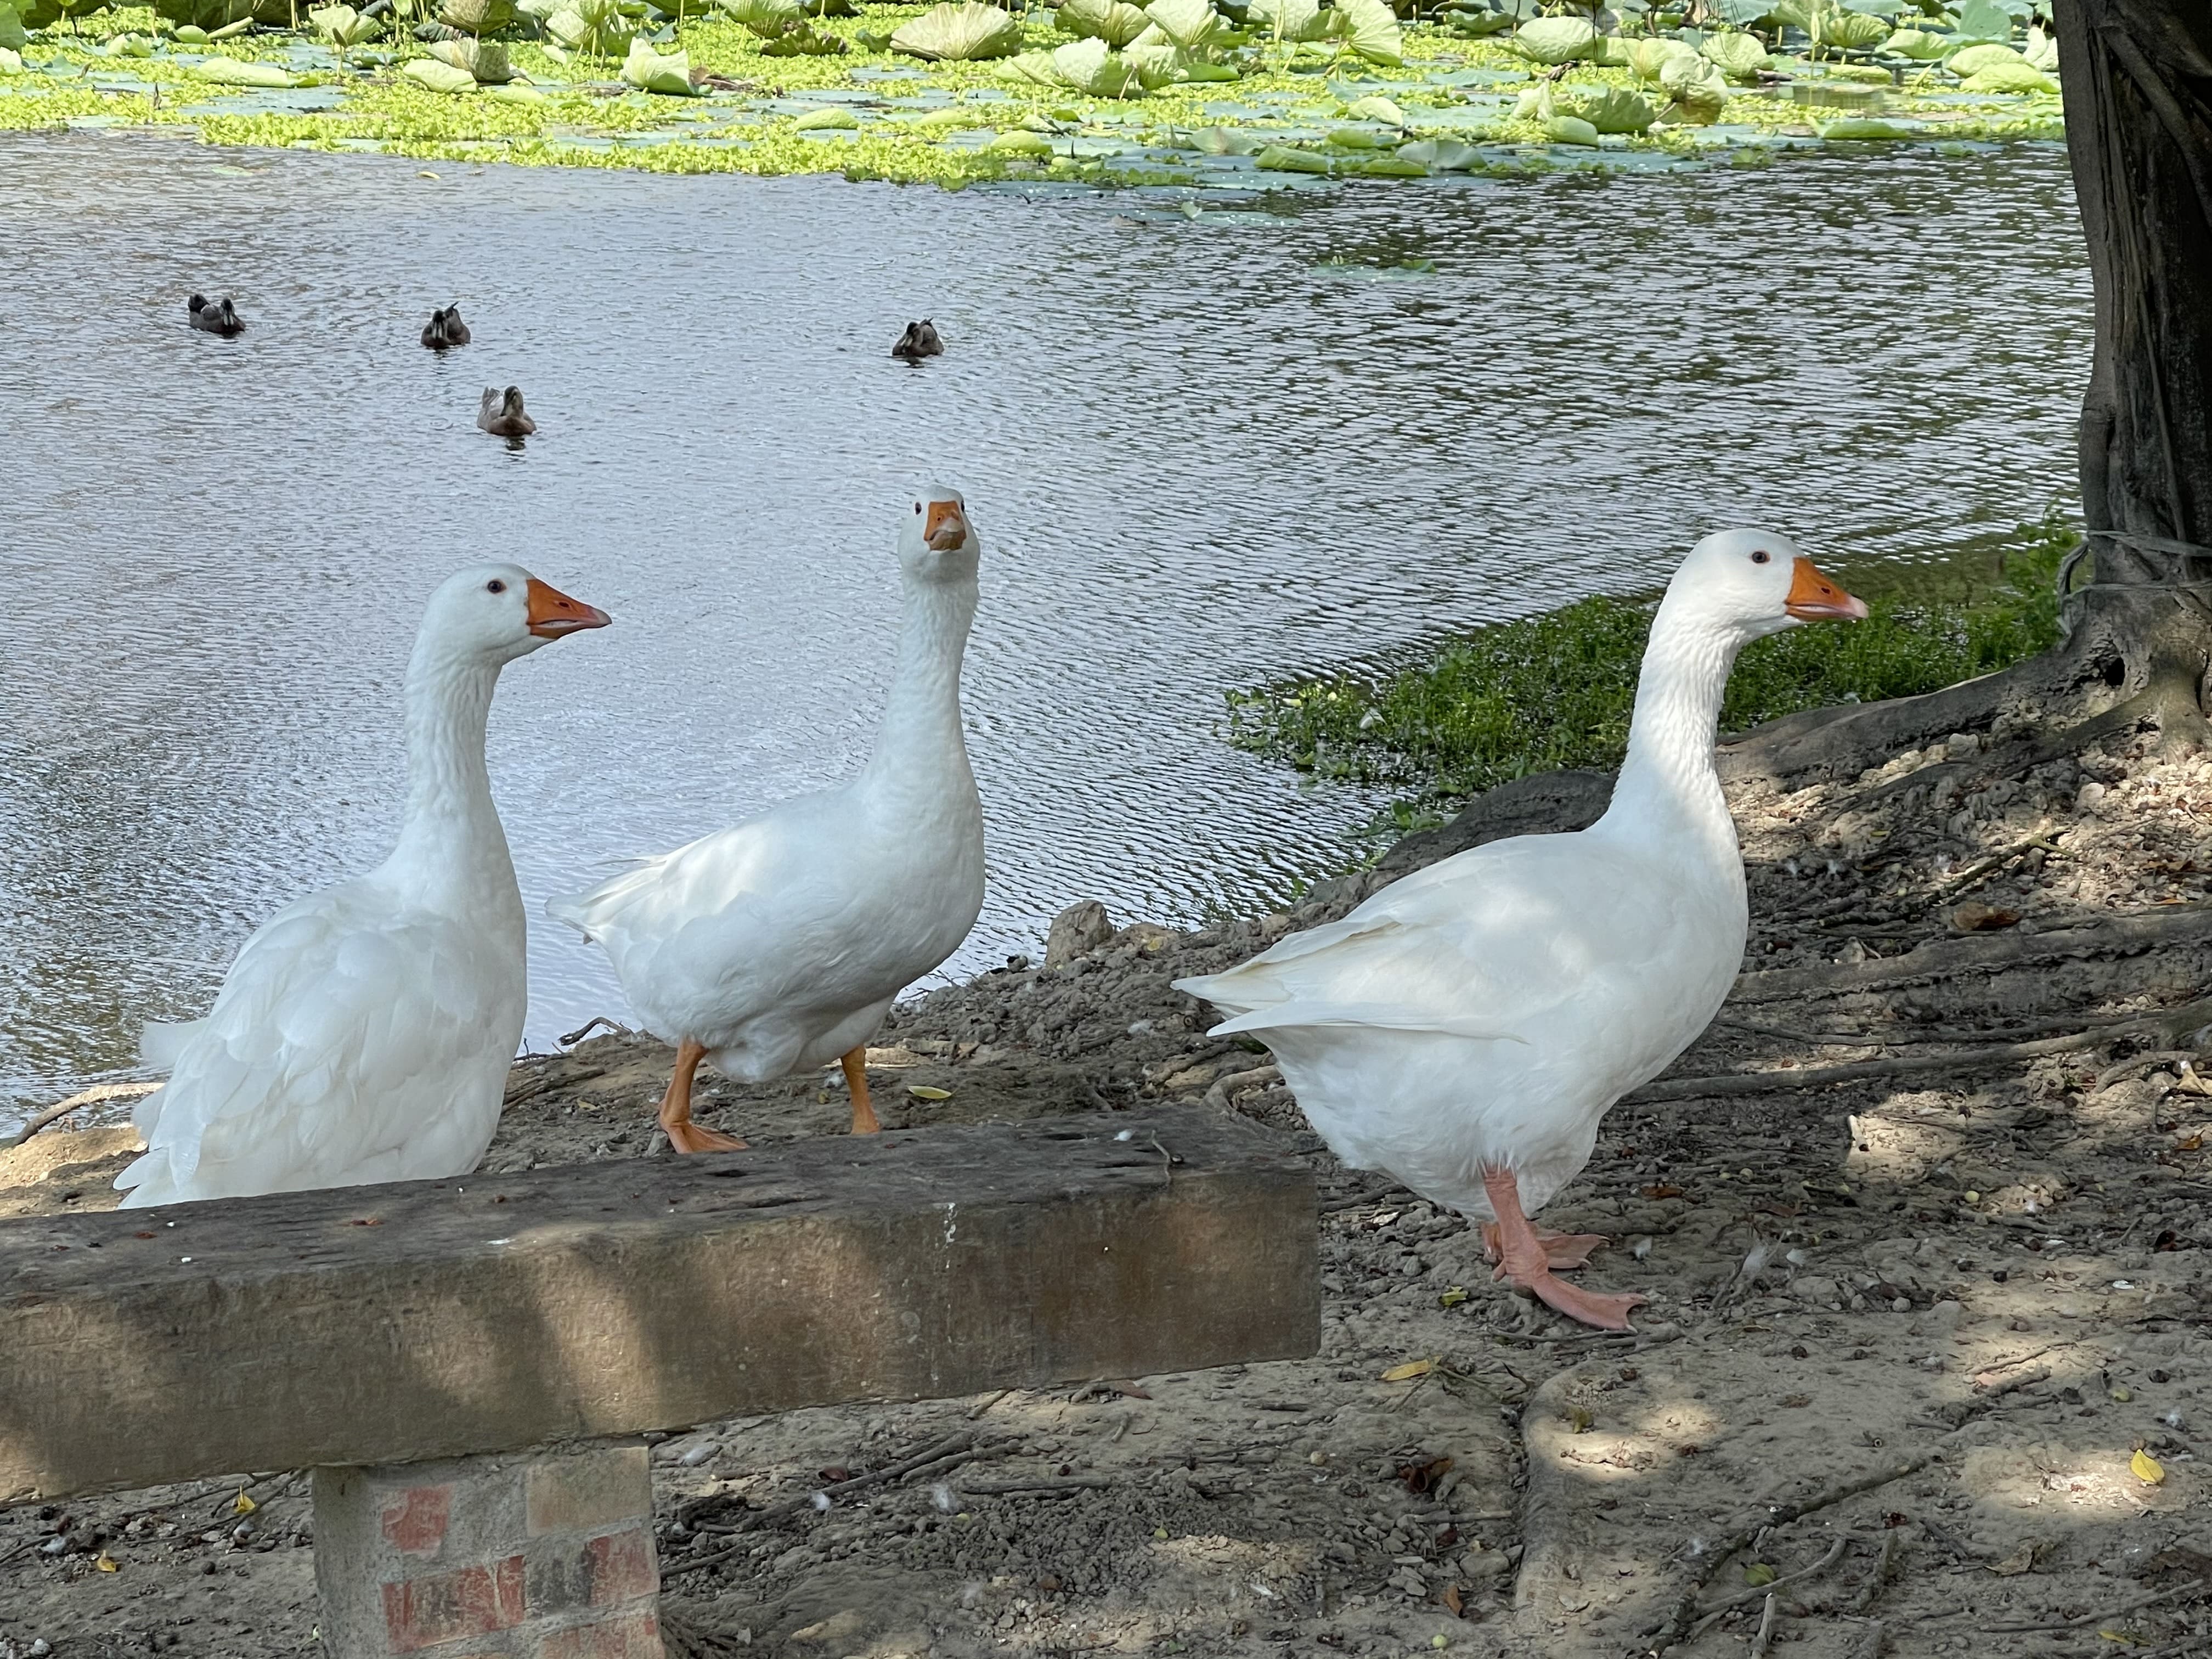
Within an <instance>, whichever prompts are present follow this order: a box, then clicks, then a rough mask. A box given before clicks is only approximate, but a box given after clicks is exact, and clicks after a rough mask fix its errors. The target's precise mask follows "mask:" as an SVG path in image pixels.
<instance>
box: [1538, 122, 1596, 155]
mask: <svg viewBox="0 0 2212 1659" xmlns="http://www.w3.org/2000/svg"><path fill="white" fill-rule="evenodd" d="M1544 131H1546V132H1547V133H1549V134H1550V135H1551V139H1552V142H1553V143H1555V144H1584V145H1588V146H1589V147H1590V148H1591V149H1595V148H1596V146H1597V129H1596V128H1595V127H1594V126H1592V125H1590V124H1589V122H1587V121H1585V120H1583V118H1582V117H1581V116H1579V115H1554V116H1553V118H1551V119H1550V120H1548V121H1547V122H1545V123H1544Z"/></svg>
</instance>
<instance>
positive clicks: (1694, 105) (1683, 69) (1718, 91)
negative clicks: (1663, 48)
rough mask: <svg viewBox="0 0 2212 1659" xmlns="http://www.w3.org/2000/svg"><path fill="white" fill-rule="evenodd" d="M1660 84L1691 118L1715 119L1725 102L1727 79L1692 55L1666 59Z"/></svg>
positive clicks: (1726, 99)
mask: <svg viewBox="0 0 2212 1659" xmlns="http://www.w3.org/2000/svg"><path fill="white" fill-rule="evenodd" d="M1659 85H1660V87H1661V88H1662V90H1664V91H1665V93H1666V94H1667V95H1668V97H1669V98H1672V99H1673V100H1674V103H1675V105H1676V106H1677V107H1678V108H1679V109H1680V111H1681V112H1682V113H1683V114H1684V115H1686V116H1687V117H1688V118H1690V119H1691V120H1692V121H1700V122H1704V121H1711V120H1714V119H1716V118H1718V116H1719V114H1720V112H1721V109H1722V106H1724V105H1725V104H1726V103H1727V102H1728V97H1729V89H1728V82H1727V81H1726V80H1725V79H1723V76H1722V75H1721V72H1720V70H1718V69H1717V68H1716V67H1714V65H1712V64H1709V63H1707V62H1706V61H1705V59H1704V58H1699V57H1696V56H1694V55H1692V56H1691V57H1687V58H1669V59H1668V61H1667V64H1666V66H1665V67H1664V68H1663V69H1662V70H1660V71H1659Z"/></svg>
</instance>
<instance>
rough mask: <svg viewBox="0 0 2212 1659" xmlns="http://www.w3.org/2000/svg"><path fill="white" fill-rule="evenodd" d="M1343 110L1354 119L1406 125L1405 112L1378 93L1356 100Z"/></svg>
mask: <svg viewBox="0 0 2212 1659" xmlns="http://www.w3.org/2000/svg"><path fill="white" fill-rule="evenodd" d="M1345 113H1346V115H1348V116H1350V117H1351V118H1352V119H1353V120H1355V121H1383V122H1387V123H1389V125H1392V126H1394V127H1403V126H1404V125H1406V112H1405V111H1404V110H1402V109H1400V108H1399V107H1398V106H1397V105H1395V104H1394V103H1392V102H1391V101H1390V100H1389V99H1388V98H1385V97H1383V95H1382V94H1379V93H1377V94H1372V95H1370V96H1369V97H1365V98H1362V99H1359V100H1357V101H1356V102H1354V103H1353V104H1352V106H1351V107H1350V108H1348V109H1346V111H1345Z"/></svg>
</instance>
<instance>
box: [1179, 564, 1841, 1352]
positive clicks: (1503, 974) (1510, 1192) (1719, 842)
mask: <svg viewBox="0 0 2212 1659" xmlns="http://www.w3.org/2000/svg"><path fill="white" fill-rule="evenodd" d="M1865 615H1866V606H1865V605H1863V604H1862V603H1861V602H1860V601H1859V600H1857V599H1853V598H1851V597H1850V595H1849V594H1847V593H1845V592H1844V591H1843V590H1842V589H1840V588H1838V586H1835V585H1834V584H1833V583H1832V582H1831V581H1829V580H1827V579H1826V577H1824V576H1822V575H1821V574H1820V572H1819V571H1818V570H1817V569H1816V568H1814V564H1813V562H1812V561H1811V560H1810V559H1809V558H1808V557H1806V556H1805V555H1804V554H1803V553H1802V552H1801V551H1799V550H1798V549H1797V548H1796V545H1795V544H1793V543H1791V542H1790V541H1789V540H1788V539H1786V538H1784V537H1781V536H1776V535H1771V534H1768V533H1766V532H1762V531H1752V530H1729V531H1723V532H1720V533H1718V534H1717V535H1712V536H1708V537H1707V538H1705V540H1703V541H1701V542H1699V544H1698V545H1697V546H1696V547H1695V548H1694V549H1692V551H1691V553H1690V556H1689V557H1688V558H1687V559H1686V560H1685V561H1684V562H1683V563H1682V567H1681V568H1680V570H1678V571H1677V572H1676V573H1675V574H1674V580H1673V581H1672V582H1671V583H1670V584H1668V589H1667V595H1666V598H1665V599H1663V600H1662V602H1661V604H1660V606H1659V611H1658V614H1657V615H1656V617H1654V618H1653V619H1652V624H1651V637H1650V643H1649V645H1648V646H1647V647H1645V650H1644V669H1643V674H1642V678H1641V679H1640V681H1639V683H1638V688H1637V694H1636V711H1635V714H1634V717H1633V719H1632V721H1631V723H1630V726H1629V735H1628V756H1627V759H1626V762H1625V763H1623V765H1622V767H1621V769H1620V779H1619V781H1617V782H1616V783H1615V784H1614V786H1613V801H1612V805H1610V806H1609V807H1608V808H1607V811H1606V813H1605V815H1604V816H1603V817H1601V818H1600V819H1599V820H1598V821H1597V822H1596V823H1594V824H1592V825H1591V826H1590V827H1589V829H1583V830H1581V831H1579V832H1577V833H1576V834H1572V835H1559V836H1514V837H1512V838H1511V839H1510V840H1506V841H1497V842H1491V843H1490V844H1488V845H1487V846H1484V847H1478V848H1473V849H1471V850H1470V851H1468V852H1465V853H1462V854H1458V855H1457V856H1456V857H1454V858H1449V859H1446V860H1443V862H1441V863H1438V864H1434V865H1431V866H1429V867H1428V868H1427V869H1425V870H1422V871H1420V872H1417V873H1415V874H1413V875H1410V876H1407V877H1406V878H1404V879H1403V880H1401V881H1399V882H1397V883H1395V884H1393V885H1391V886H1389V887H1386V888H1384V889H1383V890H1382V891H1381V892H1379V893H1377V894H1376V895H1375V896H1373V897H1372V898H1370V899H1369V900H1368V901H1367V902H1365V903H1364V904H1362V905H1360V906H1359V908H1358V909H1356V910H1354V911H1352V914H1351V915H1347V916H1346V917H1345V918H1344V920H1343V921H1337V922H1332V923H1329V924H1328V925H1327V926H1325V927H1316V928H1312V929H1310V930H1309V931H1307V932H1305V933H1293V934H1291V936H1290V937H1289V938H1287V939H1283V940H1282V941H1280V942H1279V944H1277V945H1274V946H1273V947H1272V948H1271V949H1269V950H1267V951H1264V952H1263V953H1261V955H1259V956H1257V957H1254V958H1253V959H1252V960H1251V961H1249V962H1247V963H1243V965H1241V966H1239V967H1236V968H1232V969H1229V970H1227V971H1226V972H1225V973H1219V974H1214V975H1207V976H1206V977H1203V978H1197V979H1186V980H1179V981H1176V984H1177V986H1178V987H1180V988H1181V989H1182V990H1185V991H1188V992H1190V993H1191V994H1193V995H1195V996H1199V997H1203V998H1204V999H1205V1000H1206V1001H1208V1002H1210V1003H1212V1004H1213V1006H1216V1007H1217V1008H1219V1009H1221V1010H1223V1011H1225V1012H1227V1013H1228V1014H1229V1015H1230V1016H1231V1018H1228V1019H1227V1020H1226V1021H1225V1022H1224V1023H1223V1024H1220V1025H1218V1026H1217V1027H1216V1028H1215V1031H1214V1035H1216V1036H1227V1035H1231V1034H1233V1033H1236V1032H1241V1031H1252V1032H1255V1033H1257V1034H1258V1035H1259V1036H1261V1037H1262V1038H1263V1039H1264V1040H1265V1041H1266V1042H1267V1045H1268V1047H1269V1048H1272V1049H1273V1050H1274V1053H1275V1058H1276V1060H1277V1061H1278V1062H1279V1064H1280V1066H1281V1067H1282V1071H1283V1077H1284V1080H1285V1082H1287V1083H1288V1084H1290V1085H1291V1088H1292V1090H1293V1091H1296V1093H1297V1099H1298V1104H1299V1105H1300V1106H1302V1107H1303V1108H1304V1110H1305V1114H1306V1116H1307V1118H1308V1119H1309V1120H1310V1121H1311V1122H1312V1124H1313V1126H1314V1127H1315V1128H1316V1130H1318V1131H1319V1132H1320V1133H1321V1134H1322V1138H1323V1139H1326V1140H1327V1141H1328V1144H1329V1147H1330V1149H1331V1150H1332V1151H1334V1152H1335V1153H1336V1155H1337V1156H1338V1157H1339V1158H1342V1159H1343V1160H1344V1161H1345V1162H1346V1164H1350V1165H1352V1167H1353V1168H1355V1169H1379V1170H1387V1171H1389V1173H1390V1174H1391V1175H1392V1176H1395V1177H1396V1178H1397V1179H1398V1180H1399V1181H1401V1182H1403V1183H1404V1184H1405V1185H1407V1187H1410V1188H1413V1190H1414V1191H1415V1192H1417V1193H1419V1194H1421V1196H1422V1197H1424V1198H1425V1199H1427V1200H1430V1201H1431V1203H1434V1204H1437V1205H1441V1206H1445V1207H1447V1208H1449V1209H1454V1210H1457V1211H1459V1212H1462V1214H1466V1215H1471V1216H1474V1217H1478V1218H1482V1219H1483V1220H1485V1221H1486V1222H1488V1223H1490V1224H1491V1225H1489V1226H1487V1227H1486V1229H1485V1235H1486V1241H1487V1242H1488V1243H1489V1244H1490V1246H1491V1248H1492V1252H1493V1254H1494V1255H1498V1256H1499V1257H1500V1258H1502V1259H1501V1260H1500V1262H1499V1266H1498V1277H1499V1278H1501V1279H1506V1280H1508V1281H1510V1283H1512V1284H1513V1285H1518V1286H1520V1287H1522V1288H1523V1289H1526V1290H1528V1291H1534V1293H1535V1294H1536V1295H1537V1296H1538V1297H1541V1298H1542V1300H1544V1301H1545V1302H1547V1303H1548V1304H1550V1305H1551V1306H1552V1307H1553V1308H1556V1309H1558V1310H1559V1311H1560V1312H1562V1313H1564V1314H1566V1315H1569V1316H1571V1317H1573V1318H1575V1319H1578V1320H1581V1321H1583V1322H1584V1323H1585V1324H1589V1325H1595V1326H1597V1327H1598V1328H1601V1329H1605V1330H1625V1329H1626V1328H1628V1314H1629V1310H1631V1309H1632V1308H1633V1307H1634V1306H1635V1305H1636V1304H1638V1302H1640V1301H1642V1300H1643V1299H1644V1298H1643V1297H1635V1296H1600V1295H1595V1294H1592V1293H1590V1292H1589V1291H1583V1290H1581V1289H1579V1288H1577V1286H1575V1285H1570V1284H1568V1283H1567V1282H1566V1281H1565V1280H1564V1279H1560V1278H1559V1277H1558V1273H1559V1270H1562V1269H1565V1268H1570V1267H1580V1266H1582V1265H1583V1261H1584V1258H1585V1257H1587V1255H1588V1254H1589V1251H1590V1249H1593V1248H1595V1246H1596V1245H1598V1244H1601V1243H1603V1242H1604V1241H1603V1240H1602V1239H1601V1238H1597V1237H1590V1236H1587V1235H1584V1236H1576V1237H1563V1236H1560V1235H1557V1234H1546V1233H1542V1232H1540V1231H1538V1230H1537V1229H1536V1228H1535V1227H1534V1225H1532V1224H1531V1223H1530V1221H1529V1220H1528V1217H1529V1215H1530V1214H1532V1213H1533V1212H1535V1211H1537V1210H1539V1209H1541V1207H1542V1206H1544V1205H1545V1204H1546V1203H1547V1202H1548V1201H1549V1200H1551V1198H1552V1197H1553V1194H1556V1193H1558V1192H1559V1189H1560V1188H1563V1187H1565V1185H1566V1184H1567V1182H1570V1181H1571V1180H1572V1179H1573V1178H1574V1177H1575V1176H1576V1175H1577V1173H1578V1172H1579V1171H1580V1170H1581V1169H1582V1167H1583V1164H1586V1163H1588V1162H1589V1156H1590V1152H1591V1149H1592V1148H1593V1147H1594V1146H1595V1145H1596V1140H1597V1127H1598V1121H1599V1120H1600V1119H1601V1118H1602V1117H1603V1116H1604V1115H1605V1112H1606V1109H1607V1108H1608V1107H1610V1106H1611V1105H1612V1104H1613V1102H1614V1101H1616V1100H1618V1099H1620V1097H1621V1096H1622V1095H1624V1094H1626V1093H1627V1092H1628V1091H1630V1090H1631V1089H1633V1088H1635V1087H1636V1086H1637V1085H1639V1084H1642V1083H1644V1082H1646V1081H1648V1080H1650V1079H1651V1078H1653V1077H1656V1076H1657V1075H1658V1073H1660V1072H1662V1071H1663V1070H1665V1069H1666V1067H1667V1066H1668V1064H1669V1063H1670V1062H1671V1061H1672V1060H1674V1056H1675V1055H1677V1054H1680V1053H1681V1052H1682V1050H1683V1049H1684V1048H1687V1047H1688V1046H1689V1044H1690V1043H1691V1042H1692V1041H1693V1040H1694V1039H1695V1038H1696V1037H1697V1036H1698V1034H1699V1032H1700V1031H1702V1030H1705V1026H1706V1024H1708V1023H1709V1022H1710V1021H1711V1018H1712V1017H1713V1015H1714V1014H1715V1013H1717V1012H1719V1009H1720V1006H1721V1003H1722V1000H1723V999H1724V998H1725V997H1726V996H1727V994H1728V991H1729V986H1730V985H1731V984H1733V983H1734V982H1735V975H1736V970H1737V968H1738V966H1739V965H1740V964H1741V961H1742V959H1743V946H1744V939H1745V936H1746V933H1747V931H1748V928H1749V925H1750V911H1749V908H1748V905H1747V901H1746V896H1745V886H1744V876H1743V860H1742V856H1741V853H1740V852H1739V850H1738V848H1737V845H1736V837H1735V823H1734V821H1733V820H1732V819H1731V818H1730V817H1729V809H1728V802H1727V800H1726V799H1725V798H1724V797H1723V794H1722V792H1721V784H1720V778H1719V775H1717V772H1716V771H1715V769H1714V766H1713V742H1714V734H1715V730H1716V727H1717V724H1718V721H1719V718H1720V708H1721V698H1722V695H1723V693H1724V692H1725V691H1726V690H1727V689H1728V678H1729V670H1730V668H1731V667H1732V666H1733V665H1734V664H1735V654H1736V653H1737V651H1738V650H1739V649H1740V648H1741V647H1743V646H1745V645H1747V644H1748V643H1749V642H1750V641H1753V640H1755V639H1758V638H1759V637H1761V636H1762V635H1767V634H1773V633H1778V632H1779V631H1781V630H1782V629H1786V628H1794V627H1796V626H1797V625H1798V624H1800V623H1807V622H1812V621H1814V620H1817V619H1820V618H1824V617H1838V618H1846V619H1855V618H1858V617H1864V616H1865Z"/></svg>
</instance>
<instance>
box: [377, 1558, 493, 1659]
mask: <svg viewBox="0 0 2212 1659" xmlns="http://www.w3.org/2000/svg"><path fill="white" fill-rule="evenodd" d="M522 1589H523V1574H522V1558H521V1557H520V1556H519V1555H510V1556H508V1557H507V1559H505V1560H504V1561H499V1562H495V1563H494V1564H492V1565H489V1566H484V1567H463V1568H461V1569H460V1570H459V1571H455V1572H441V1573H438V1574H436V1575H435V1576H432V1577H423V1578H409V1579H404V1580H403V1581H401V1582H400V1583H387V1584H386V1585H385V1586H384V1587H383V1590H384V1631H385V1638H386V1640H387V1641H388V1642H389V1643H390V1644H391V1646H392V1651H393V1652H394V1653H416V1652H419V1651H421V1650H422V1649H424V1648H428V1647H435V1646H436V1645H437V1644H439V1643H441V1642H458V1641H459V1640H461V1639H462V1638H465V1637H470V1636H489V1635H490V1634H491V1633H492V1632H495V1631H502V1630H512V1629H513V1627H514V1626H517V1625H519V1624H520V1623H521V1622H522V1620H523V1612H524V1604H523V1594H522Z"/></svg>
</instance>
